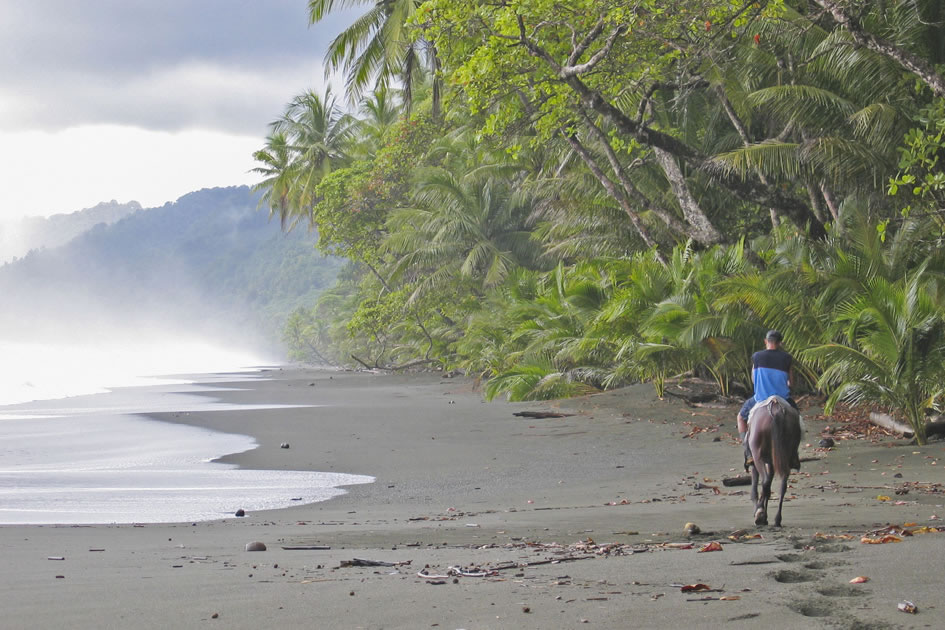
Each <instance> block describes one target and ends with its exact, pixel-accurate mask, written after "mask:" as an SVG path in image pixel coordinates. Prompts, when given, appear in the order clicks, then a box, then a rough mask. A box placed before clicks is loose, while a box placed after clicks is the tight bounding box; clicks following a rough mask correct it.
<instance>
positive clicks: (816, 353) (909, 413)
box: [807, 266, 945, 444]
mask: <svg viewBox="0 0 945 630" xmlns="http://www.w3.org/2000/svg"><path fill="white" fill-rule="evenodd" d="M927 283H928V278H927V277H926V275H925V266H920V267H919V268H918V269H916V270H915V271H914V272H912V273H910V274H909V275H908V276H906V277H905V278H903V279H902V280H900V281H897V282H890V281H888V280H886V279H885V278H881V277H877V278H873V279H871V280H870V281H868V282H867V283H866V284H865V286H864V287H863V289H864V290H863V292H862V293H860V294H858V295H857V296H856V297H855V298H853V299H851V300H849V301H847V302H844V303H843V304H841V305H840V307H839V308H838V309H837V322H838V323H839V324H840V325H841V326H842V327H843V328H844V329H845V339H844V341H845V342H846V343H829V344H823V345H819V346H815V347H813V348H811V349H810V350H808V352H807V354H808V355H809V356H811V357H813V358H814V359H816V360H818V361H820V362H821V363H822V364H823V365H824V366H825V369H824V372H823V374H822V376H821V378H820V381H821V384H822V385H823V386H830V387H831V388H832V393H831V395H830V397H829V398H828V399H827V406H826V409H825V410H826V412H827V413H830V411H831V410H832V408H833V407H834V405H836V403H837V402H839V401H847V402H850V403H853V404H859V403H864V402H865V403H879V404H883V405H887V406H889V407H892V408H893V409H896V410H899V411H900V412H901V413H902V414H903V415H904V416H905V417H906V419H907V420H908V422H909V424H910V425H912V428H913V430H914V431H915V438H916V441H917V442H918V443H919V444H925V442H926V434H925V414H926V411H927V410H929V409H933V408H936V407H938V406H939V405H940V403H941V402H942V399H943V396H945V362H943V360H942V357H943V356H945V313H943V308H942V306H943V305H942V303H941V302H940V301H939V302H938V303H936V301H935V300H934V298H933V295H932V294H931V293H930V292H929V291H928V288H927Z"/></svg>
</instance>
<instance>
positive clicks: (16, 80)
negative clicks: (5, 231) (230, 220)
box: [0, 0, 359, 218]
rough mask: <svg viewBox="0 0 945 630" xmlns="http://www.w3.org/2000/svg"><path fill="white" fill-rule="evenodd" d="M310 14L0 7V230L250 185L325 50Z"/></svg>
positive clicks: (164, 6)
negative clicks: (279, 121) (270, 128)
mask: <svg viewBox="0 0 945 630" xmlns="http://www.w3.org/2000/svg"><path fill="white" fill-rule="evenodd" d="M306 6H307V2H306V0H0V147H2V150H0V218H15V217H20V216H25V215H48V214H53V213H58V212H72V211H75V210H79V209H81V208H85V207H89V206H92V205H95V204H96V203H98V202H100V201H108V200H111V199H117V200H118V201H120V202H126V201H130V200H136V201H139V202H140V203H141V204H142V205H144V206H145V207H150V206H157V205H161V204H163V203H164V202H166V201H173V200H175V199H177V198H178V197H179V196H181V195H183V194H185V193H187V192H190V191H192V190H198V189H200V188H205V187H212V186H227V185H234V184H244V183H253V182H255V181H256V178H255V177H254V176H253V175H251V174H249V173H248V172H247V171H249V169H251V168H252V167H253V161H252V152H253V151H254V150H256V149H259V148H261V147H262V146H263V142H264V138H265V135H266V131H267V124H268V123H269V122H270V121H272V120H273V119H275V118H276V117H277V116H278V115H279V114H280V113H281V112H282V110H283V107H284V105H285V104H286V103H287V102H288V101H289V100H290V99H291V98H292V97H293V96H295V95H297V94H299V93H301V92H303V91H305V90H308V89H314V90H316V91H317V92H319V93H321V92H322V91H323V89H324V85H325V78H324V71H323V66H322V60H323V58H324V54H325V49H326V47H327V44H328V42H329V41H330V40H331V39H332V38H333V37H334V36H335V34H337V33H338V32H339V31H340V30H342V29H343V28H345V27H346V26H348V25H349V24H350V23H351V22H352V21H353V20H354V19H355V18H356V16H357V15H358V13H359V12H358V11H354V12H351V11H349V12H347V13H346V14H343V15H339V16H338V17H333V18H331V19H329V20H326V21H324V22H322V23H319V24H317V25H314V26H311V27H309V26H308V18H307V12H306Z"/></svg>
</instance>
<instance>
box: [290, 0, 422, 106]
mask: <svg viewBox="0 0 945 630" xmlns="http://www.w3.org/2000/svg"><path fill="white" fill-rule="evenodd" d="M421 4H422V1H421V0H309V2H308V11H309V23H310V24H315V23H317V22H320V21H321V20H323V19H324V18H325V17H327V16H328V15H329V14H330V13H331V12H332V11H334V10H335V9H346V8H351V7H356V6H364V5H372V6H371V7H370V8H369V9H368V11H367V13H365V14H364V15H362V16H361V17H360V18H358V19H357V20H356V21H355V23H354V24H352V25H351V26H349V27H348V28H347V29H346V30H345V31H343V32H342V33H341V34H340V35H338V37H336V38H335V39H334V40H332V42H331V43H330V44H329V45H328V52H327V54H326V56H325V59H326V62H327V68H326V70H327V71H337V70H339V69H342V70H343V71H344V73H345V80H346V87H347V91H348V95H349V97H350V98H351V100H352V101H358V100H360V99H361V97H362V96H363V94H364V93H365V91H366V90H367V89H369V88H371V87H373V88H374V89H375V90H377V89H381V90H383V89H386V88H389V87H391V86H392V85H393V84H394V83H395V82H399V83H400V85H401V88H402V90H403V95H404V107H405V108H406V110H407V111H408V113H409V111H410V108H411V105H412V103H413V88H414V86H415V85H416V84H417V83H418V81H421V80H422V75H423V74H425V73H426V74H432V75H434V78H433V81H434V85H433V115H434V118H437V117H438V116H439V103H440V81H439V79H438V78H437V77H436V76H435V75H436V72H437V69H438V61H437V56H436V51H435V49H434V47H433V45H432V44H431V43H430V42H428V41H427V40H425V39H424V38H423V37H413V36H412V35H411V34H410V33H409V27H408V25H407V22H408V21H409V20H410V18H411V17H413V15H414V13H415V12H416V10H417V8H418V7H419V6H420V5H421Z"/></svg>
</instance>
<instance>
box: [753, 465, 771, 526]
mask: <svg viewBox="0 0 945 630" xmlns="http://www.w3.org/2000/svg"><path fill="white" fill-rule="evenodd" d="M762 466H763V468H762V471H763V472H762V475H761V497H760V498H759V499H758V503H757V508H756V509H755V525H767V524H768V499H770V498H771V481H772V470H771V465H770V464H768V463H764V464H762Z"/></svg>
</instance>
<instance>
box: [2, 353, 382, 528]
mask: <svg viewBox="0 0 945 630" xmlns="http://www.w3.org/2000/svg"><path fill="white" fill-rule="evenodd" d="M13 346H14V344H6V348H4V347H2V346H0V357H2V358H0V365H3V366H5V368H6V370H7V373H6V374H4V373H3V370H2V369H0V378H3V379H6V378H8V377H9V376H11V375H12V376H13V377H14V380H16V381H17V382H16V383H14V386H9V383H8V387H7V390H6V392H5V394H6V396H7V398H6V400H5V401H4V402H14V403H20V404H12V405H9V404H8V405H6V406H0V524H27V523H30V524H53V523H57V524H89V523H157V522H187V521H204V520H214V519H219V518H226V517H232V516H234V513H235V512H236V510H237V509H243V510H245V511H246V513H247V514H249V515H250V517H251V515H252V513H253V512H256V511H259V510H270V509H278V508H284V507H289V506H292V505H299V504H304V503H314V502H317V501H324V500H327V499H330V498H331V497H334V496H337V495H339V494H341V493H343V492H344V490H342V489H341V486H347V485H354V484H360V483H370V482H372V481H373V478H372V477H368V476H363V475H348V474H341V473H325V472H311V471H258V470H241V469H239V468H237V467H235V466H232V465H229V464H222V463H219V462H214V461H213V460H214V459H217V458H219V457H221V456H223V455H227V454H232V453H240V452H244V451H247V450H250V449H253V448H256V447H257V446H258V445H257V443H256V441H255V440H254V439H253V438H252V437H250V436H247V435H237V434H229V433H221V432H218V431H210V430H207V429H201V428H198V427H192V426H187V425H178V424H173V423H166V422H160V421H157V420H151V419H148V418H146V417H143V416H142V415H141V414H146V413H151V412H160V411H165V412H166V411H175V412H181V413H188V412H192V411H207V410H213V411H225V410H227V409H253V408H258V409H271V408H278V407H280V406H284V405H277V404H272V405H255V406H250V405H227V404H223V403H221V402H219V401H216V400H215V399H213V398H212V392H213V389H214V388H213V386H212V385H210V386H207V385H201V386H197V385H193V384H188V383H187V379H185V378H174V379H156V378H154V377H153V375H154V374H158V373H162V372H163V373H175V374H179V373H188V374H199V373H202V372H210V371H211V370H212V371H219V372H224V371H225V372H230V373H231V374H228V375H227V376H226V377H225V378H226V380H228V381H232V380H234V375H233V374H232V372H240V373H241V375H240V376H239V378H241V379H245V380H251V379H254V378H264V374H263V373H260V372H259V371H258V370H256V369H253V368H247V367H246V365H251V363H244V362H245V361H249V360H252V359H253V358H252V357H247V356H239V355H237V354H236V353H228V352H224V351H216V350H214V351H212V352H206V350H207V348H199V349H194V348H190V349H189V352H181V350H182V349H181V348H176V349H174V350H175V351H172V352H170V353H168V352H166V350H167V348H163V349H160V348H156V349H154V350H153V351H152V352H151V353H148V352H144V353H140V352H139V353H127V348H126V349H111V350H108V351H105V350H104V349H102V348H98V356H96V352H95V351H93V352H90V353H86V354H85V355H83V352H82V349H81V348H80V349H76V348H51V347H45V348H44V347H39V346H35V347H30V346H28V344H17V347H16V348H15V349H16V350H18V351H24V350H26V351H30V350H31V351H32V352H29V353H27V354H23V353H21V354H19V355H17V356H19V357H21V360H19V361H16V363H17V365H13V366H11V363H12V362H11V361H10V359H11V358H12V356H14V355H11V354H9V353H6V352H5V351H6V350H10V349H11V348H12V347H13ZM138 350H140V349H138ZM201 352H203V353H204V356H203V357H202V358H200V353H201ZM105 355H107V359H108V360H107V361H102V360H101V359H102V357H103V356H105ZM44 356H45V357H47V358H48V357H52V356H55V357H58V358H59V359H60V360H59V361H55V362H53V364H54V367H53V369H48V370H44V369H42V368H43V366H44V365H45V366H49V365H50V364H49V363H44V362H43V361H40V360H37V359H38V358H40V357H44ZM83 356H85V357H86V358H87V361H86V362H84V363H83V362H82V359H83ZM122 356H129V357H133V359H134V360H129V361H126V362H124V363H122V361H121V360H120V358H121V357H122ZM161 356H164V357H166V358H167V360H160V359H159V358H160V357H161ZM27 357H29V358H27ZM174 357H176V359H175V358H174ZM184 357H186V358H187V359H186V360H183V358H184ZM148 358H151V359H152V361H151V362H148V360H147V359H148ZM99 365H104V366H105V367H106V369H102V370H97V369H96V366H99ZM83 366H84V369H83ZM211 366H212V368H211ZM27 368H29V369H27ZM194 368H197V369H194ZM200 368H203V369H200ZM208 368H210V369H208ZM73 376H75V378H73ZM220 378H221V379H222V378H223V377H220ZM200 380H201V382H206V381H208V380H209V381H212V377H210V376H209V375H208V376H207V377H205V378H204V377H202V378H200ZM17 383H18V384H19V385H17ZM24 383H28V384H27V385H23V384H24ZM119 385H120V386H128V385H136V386H137V387H134V388H126V387H122V388H120V389H115V390H112V391H110V392H108V393H100V392H103V391H107V390H108V388H110V387H114V386H119ZM37 393H40V394H42V395H45V396H46V398H45V399H42V400H38V399H37V398H39V397H38V396H35V394H37ZM198 393H202V394H203V395H199V396H198V395H196V394H198ZM24 399H25V400H30V402H27V403H23V402H22V401H23V400H24Z"/></svg>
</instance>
